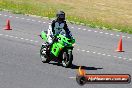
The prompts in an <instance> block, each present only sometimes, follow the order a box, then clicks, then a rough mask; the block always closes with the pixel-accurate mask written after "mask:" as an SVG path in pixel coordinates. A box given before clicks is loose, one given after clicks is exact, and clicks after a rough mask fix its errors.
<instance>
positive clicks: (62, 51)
mask: <svg viewBox="0 0 132 88" xmlns="http://www.w3.org/2000/svg"><path fill="white" fill-rule="evenodd" d="M40 37H41V38H42V39H43V40H44V41H45V42H46V43H44V44H42V46H41V49H40V57H41V60H42V62H43V63H49V62H50V61H55V62H58V64H62V66H64V67H66V68H67V67H71V66H72V61H73V54H72V50H73V48H74V44H75V39H74V38H73V37H70V38H68V37H66V36H65V35H64V34H63V33H59V34H57V35H55V36H54V39H53V44H52V45H51V46H50V47H48V43H47V40H48V37H47V34H46V32H44V31H42V32H41V35H40Z"/></svg>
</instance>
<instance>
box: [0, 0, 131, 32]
mask: <svg viewBox="0 0 132 88" xmlns="http://www.w3.org/2000/svg"><path fill="white" fill-rule="evenodd" d="M131 3H132V1H131V0H107V2H106V1H105V0H84V1H82V0H48V1H46V0H37V1H36V0H0V10H3V9H7V10H10V11H12V12H13V13H16V14H31V15H38V16H44V17H48V18H53V17H54V16H55V13H56V11H58V10H64V11H65V12H66V14H67V20H68V21H69V22H70V23H76V24H84V25H86V26H90V27H92V28H96V27H98V28H100V29H106V30H114V31H120V32H125V33H130V34H132V25H131V24H132V17H131V14H132V12H131V11H132V9H131V8H130V7H131V5H132V4H131Z"/></svg>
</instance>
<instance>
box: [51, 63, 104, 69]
mask: <svg viewBox="0 0 132 88" xmlns="http://www.w3.org/2000/svg"><path fill="white" fill-rule="evenodd" d="M49 64H52V65H56V66H62V65H61V64H58V63H49ZM62 67H63V66H62ZM79 67H80V66H77V65H74V64H73V65H72V67H70V69H78V68H79ZM81 68H82V69H84V70H99V69H103V68H97V67H87V66H81Z"/></svg>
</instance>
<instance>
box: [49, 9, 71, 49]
mask: <svg viewBox="0 0 132 88" xmlns="http://www.w3.org/2000/svg"><path fill="white" fill-rule="evenodd" d="M61 31H64V32H65V34H66V37H69V38H71V36H72V34H71V32H70V30H69V28H68V26H67V23H66V21H65V12H64V11H59V12H57V14H56V19H55V20H53V21H52V23H51V25H49V29H48V33H47V37H48V44H49V45H48V46H49V47H50V46H51V45H52V43H53V41H54V36H55V35H56V34H59V33H60V32H61Z"/></svg>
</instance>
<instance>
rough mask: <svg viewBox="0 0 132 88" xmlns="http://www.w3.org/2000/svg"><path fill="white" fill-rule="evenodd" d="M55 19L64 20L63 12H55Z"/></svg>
mask: <svg viewBox="0 0 132 88" xmlns="http://www.w3.org/2000/svg"><path fill="white" fill-rule="evenodd" d="M56 17H57V20H60V21H64V20H65V12H63V11H59V12H57V14H56Z"/></svg>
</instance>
